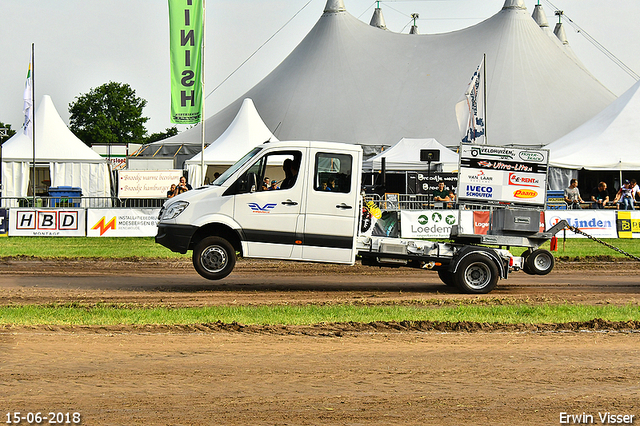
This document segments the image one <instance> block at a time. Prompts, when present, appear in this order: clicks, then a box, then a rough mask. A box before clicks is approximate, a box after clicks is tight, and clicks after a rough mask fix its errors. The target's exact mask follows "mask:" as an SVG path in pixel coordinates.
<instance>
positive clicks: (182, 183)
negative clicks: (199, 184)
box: [174, 176, 193, 195]
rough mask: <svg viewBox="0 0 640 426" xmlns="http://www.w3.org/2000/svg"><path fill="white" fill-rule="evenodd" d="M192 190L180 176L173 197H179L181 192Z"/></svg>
mask: <svg viewBox="0 0 640 426" xmlns="http://www.w3.org/2000/svg"><path fill="white" fill-rule="evenodd" d="M192 189H193V188H192V187H191V185H189V184H188V183H187V179H186V178H185V177H184V176H182V177H181V178H180V183H179V184H178V186H177V187H176V190H175V192H174V195H179V194H182V193H183V192H187V191H191V190H192Z"/></svg>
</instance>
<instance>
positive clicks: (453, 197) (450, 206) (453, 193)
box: [447, 189, 456, 209]
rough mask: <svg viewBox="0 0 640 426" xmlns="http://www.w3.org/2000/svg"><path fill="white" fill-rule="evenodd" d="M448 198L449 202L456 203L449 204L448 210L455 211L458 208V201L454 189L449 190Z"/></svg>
mask: <svg viewBox="0 0 640 426" xmlns="http://www.w3.org/2000/svg"><path fill="white" fill-rule="evenodd" d="M447 197H449V201H454V202H453V203H448V204H447V208H450V209H455V208H456V203H455V201H456V193H455V192H453V189H450V190H449V195H447Z"/></svg>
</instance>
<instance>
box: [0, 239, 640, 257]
mask: <svg viewBox="0 0 640 426" xmlns="http://www.w3.org/2000/svg"><path fill="white" fill-rule="evenodd" d="M604 241H606V242H608V243H609V244H611V245H613V246H615V247H618V248H620V249H622V250H624V251H626V252H628V253H631V254H633V255H636V256H640V244H639V243H638V242H637V241H635V240H633V239H607V240H604ZM542 247H543V248H546V249H549V242H547V243H545V244H544V245H543V246H542ZM511 251H512V253H513V254H515V255H519V254H521V253H522V252H523V251H524V249H523V248H518V247H514V248H512V250H511ZM554 254H555V256H567V257H571V258H575V257H578V258H580V257H587V256H613V257H617V258H624V257H625V256H624V255H622V254H620V253H618V252H616V251H614V250H611V249H610V248H607V247H605V246H603V245H601V244H598V243H596V242H594V241H591V240H588V239H577V238H567V239H566V240H563V239H562V238H561V237H560V238H558V251H556V252H554ZM7 256H35V257H44V258H66V257H87V258H112V259H118V258H131V257H151V258H167V259H172V258H189V257H190V256H191V254H190V253H187V254H185V255H182V254H179V253H173V252H171V251H170V250H168V249H166V248H165V247H162V246H160V245H159V244H156V243H155V241H154V239H153V238H152V237H148V238H139V237H138V238H87V237H76V238H50V237H49V238H48V237H7V238H0V257H7Z"/></svg>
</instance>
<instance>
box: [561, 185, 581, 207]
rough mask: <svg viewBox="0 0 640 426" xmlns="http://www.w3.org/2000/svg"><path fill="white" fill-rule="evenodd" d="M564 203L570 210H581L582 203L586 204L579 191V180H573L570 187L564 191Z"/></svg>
mask: <svg viewBox="0 0 640 426" xmlns="http://www.w3.org/2000/svg"><path fill="white" fill-rule="evenodd" d="M564 202H565V203H567V208H570V209H579V208H580V203H584V200H583V199H582V197H580V191H578V179H571V182H570V183H569V187H568V188H567V189H565V190H564Z"/></svg>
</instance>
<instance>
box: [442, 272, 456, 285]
mask: <svg viewBox="0 0 640 426" xmlns="http://www.w3.org/2000/svg"><path fill="white" fill-rule="evenodd" d="M438 276H439V277H440V280H441V281H442V282H443V283H444V284H445V285H448V286H449V287H455V286H456V283H455V280H454V278H453V272H451V271H449V270H447V269H439V270H438Z"/></svg>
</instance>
